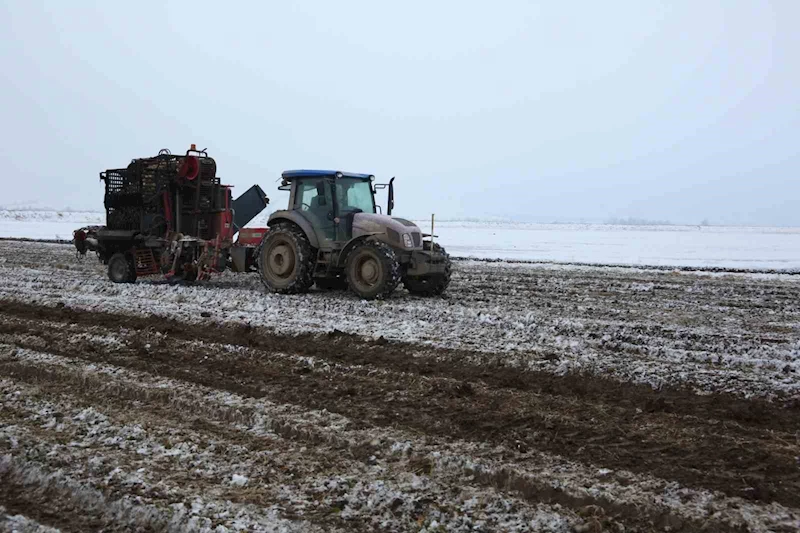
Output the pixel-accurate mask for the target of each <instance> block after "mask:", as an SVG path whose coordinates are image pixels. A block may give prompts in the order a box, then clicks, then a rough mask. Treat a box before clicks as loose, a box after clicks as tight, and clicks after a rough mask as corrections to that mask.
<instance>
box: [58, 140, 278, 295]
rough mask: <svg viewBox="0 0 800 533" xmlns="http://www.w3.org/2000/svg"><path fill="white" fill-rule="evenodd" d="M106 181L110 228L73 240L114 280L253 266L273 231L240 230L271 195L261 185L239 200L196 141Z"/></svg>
mask: <svg viewBox="0 0 800 533" xmlns="http://www.w3.org/2000/svg"><path fill="white" fill-rule="evenodd" d="M100 179H101V180H103V181H104V182H105V199H104V204H105V208H106V225H105V226H94V227H85V228H81V229H79V230H76V231H75V233H74V238H75V246H76V248H77V250H78V252H79V253H80V254H85V253H86V252H87V251H95V252H97V255H98V257H99V258H100V260H101V261H102V262H103V263H104V264H107V265H108V277H109V278H110V279H111V281H113V282H115V283H131V282H133V281H135V280H136V278H137V277H141V276H152V275H164V276H166V277H167V279H169V280H176V281H180V280H185V281H194V280H202V279H207V278H208V277H209V276H210V274H211V273H214V272H222V271H223V270H225V269H226V268H231V269H232V270H235V271H246V270H250V269H251V267H252V266H253V265H254V262H255V259H254V258H255V250H256V248H257V247H258V245H259V244H260V243H261V240H262V237H263V234H264V232H266V231H268V228H263V229H248V230H243V229H241V228H243V226H244V225H245V224H247V223H248V222H250V221H251V220H252V219H253V218H254V217H255V216H256V215H258V214H259V213H260V212H261V211H263V209H264V208H265V207H266V205H267V203H269V199H268V198H267V197H266V195H265V194H264V192H263V191H262V190H261V188H260V187H259V186H258V185H254V186H253V187H251V188H250V189H249V190H248V191H247V192H246V193H244V194H243V195H242V196H240V197H239V198H237V199H236V200H235V201H234V200H233V199H232V196H231V187H230V186H228V185H224V184H222V183H221V181H220V178H219V177H218V176H217V165H216V162H215V161H214V159H212V158H211V157H209V156H208V153H207V152H206V151H205V150H197V149H196V148H195V145H192V146H191V148H190V149H189V150H187V151H186V154H185V155H173V154H171V153H170V152H169V150H161V151H160V152H159V153H158V155H157V156H155V157H149V158H142V159H134V160H133V161H131V163H130V164H129V165H128V166H127V168H122V169H113V170H106V171H105V172H101V173H100ZM237 232H238V233H239V238H238V240H237V241H236V242H234V241H233V237H234V235H235V234H236V233H237Z"/></svg>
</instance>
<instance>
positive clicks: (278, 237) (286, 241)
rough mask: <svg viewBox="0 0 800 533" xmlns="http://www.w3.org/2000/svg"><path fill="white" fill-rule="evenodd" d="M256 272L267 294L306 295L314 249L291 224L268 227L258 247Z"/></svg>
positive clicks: (309, 285)
mask: <svg viewBox="0 0 800 533" xmlns="http://www.w3.org/2000/svg"><path fill="white" fill-rule="evenodd" d="M258 272H259V274H260V276H261V281H262V282H263V283H264V286H266V287H267V289H269V290H270V291H271V292H277V293H280V294H297V293H301V292H307V291H308V289H309V288H311V285H313V284H314V278H313V274H314V249H313V248H312V247H311V243H309V242H308V238H307V237H306V235H305V233H303V230H301V229H300V228H299V227H297V226H296V225H294V224H291V223H284V224H276V225H275V226H272V228H270V230H269V232H268V233H267V235H266V237H265V238H264V242H263V243H262V245H261V251H260V253H259V255H258Z"/></svg>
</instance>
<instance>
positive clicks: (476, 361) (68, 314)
mask: <svg viewBox="0 0 800 533" xmlns="http://www.w3.org/2000/svg"><path fill="white" fill-rule="evenodd" d="M454 266H455V272H454V276H453V283H452V284H451V286H450V288H449V289H448V291H447V293H446V294H445V296H443V297H441V298H418V297H413V296H411V295H409V294H408V293H407V292H406V291H404V290H402V289H401V290H398V291H396V293H395V294H393V296H392V297H391V298H389V299H388V300H386V301H376V302H366V301H361V300H358V299H357V298H355V297H353V296H352V295H349V294H346V293H341V292H330V291H317V290H313V291H312V292H310V293H309V294H304V295H293V296H279V295H274V294H269V293H267V292H266V291H265V290H264V289H263V287H262V286H261V284H260V282H259V280H258V277H257V276H256V275H253V274H231V273H226V274H223V275H220V276H216V277H214V278H213V279H212V280H211V281H209V282H208V283H198V284H191V285H183V286H180V285H176V286H172V285H168V284H165V283H164V282H163V280H159V279H144V278H143V279H140V280H138V281H137V282H136V283H135V284H132V285H117V284H113V283H111V282H110V281H108V279H107V278H106V276H105V267H104V265H102V264H101V263H99V262H98V261H97V260H96V259H94V258H92V257H87V258H85V259H83V260H80V259H77V258H76V257H75V254H74V250H73V248H72V246H70V245H68V244H50V243H38V242H17V241H0V402H1V403H0V407H2V408H0V531H14V530H20V531H53V530H62V531H95V530H103V531H207V532H215V533H222V532H228V531H363V532H372V531H425V532H431V533H432V532H443V531H453V532H462V531H463V532H467V531H469V532H475V531H481V532H493V531H553V532H563V533H567V532H581V533H585V532H594V531H616V532H623V531H624V532H632V531H643V532H644V531H647V532H650V531H670V532H676V531H685V532H689V531H706V532H723V531H724V532H728V531H753V532H757V531H758V532H761V531H763V532H768V531H782V532H788V531H799V530H800V462H799V461H798V457H800V441H798V435H800V366H799V365H800V328H798V324H799V323H800V303H799V302H800V279H798V277H797V276H789V275H784V274H765V273H759V274H731V273H707V272H706V273H690V272H680V271H674V270H670V271H660V270H648V269H644V268H609V267H604V268H595V267H587V266H565V265H552V264H549V265H541V264H509V263H487V262H482V261H474V260H459V261H456V262H455V265H454ZM51 528H53V529H51Z"/></svg>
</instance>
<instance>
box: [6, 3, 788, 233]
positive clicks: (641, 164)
mask: <svg viewBox="0 0 800 533" xmlns="http://www.w3.org/2000/svg"><path fill="white" fill-rule="evenodd" d="M162 3H163V2H158V3H157V2H147V1H140V2H135V3H119V2H106V1H102V2H87V1H80V0H75V1H72V2H61V1H57V0H52V1H49V2H37V1H34V0H27V1H25V0H0V35H2V38H0V72H2V78H3V83H2V84H0V119H1V120H2V129H0V172H2V178H0V179H2V183H3V185H4V187H3V191H2V193H0V194H1V195H0V205H4V206H9V205H14V204H15V205H21V204H38V205H41V206H50V207H55V208H65V207H72V208H89V209H102V197H103V191H102V184H101V183H100V182H98V173H99V172H100V171H101V170H104V169H106V168H114V167H121V166H125V165H126V164H127V163H128V162H129V161H130V159H131V158H134V157H146V156H151V155H155V154H156V153H157V152H158V150H159V149H160V148H165V147H166V148H170V149H171V150H172V151H173V152H180V151H183V150H185V149H186V148H188V145H189V144H190V143H196V144H197V145H198V146H199V147H204V148H206V147H207V148H208V150H209V153H210V155H212V156H213V157H215V159H216V160H217V166H218V172H219V174H220V175H221V176H222V177H223V179H224V180H225V181H226V182H228V183H231V184H233V185H235V186H236V187H237V189H236V190H238V191H239V192H244V190H245V189H246V187H249V186H250V185H251V184H253V183H259V184H260V185H261V186H262V187H263V188H264V190H265V191H267V192H268V194H270V196H272V198H273V204H275V203H283V202H285V197H283V196H281V195H279V193H278V192H277V191H276V189H275V188H276V186H277V183H275V180H276V179H277V178H278V176H279V175H280V172H281V171H282V170H285V169H290V168H335V169H341V170H349V171H354V172H367V173H373V174H375V175H376V176H378V178H379V181H382V180H388V178H390V177H392V176H397V180H396V181H395V183H396V186H397V211H396V212H397V213H398V214H403V215H409V216H427V215H429V214H430V213H431V212H435V213H436V214H437V216H441V217H484V216H502V217H515V218H519V219H528V220H543V221H549V220H551V219H552V220H570V219H572V220H578V219H585V220H604V219H607V218H610V217H639V218H648V219H662V220H663V219H666V220H671V221H673V222H689V223H697V222H700V221H701V220H702V219H709V220H710V221H711V222H712V223H741V224H780V225H800V209H798V202H800V179H799V178H800V172H798V170H800V149H799V148H798V139H800V135H798V134H800V106H799V105H798V104H799V103H800V68H799V67H800V61H799V60H800V31H798V29H797V24H798V21H800V2H798V1H796V0H786V1H783V2H779V1H774V2H767V1H764V0H760V1H756V0H753V1H735V0H727V1H710V0H707V1H702V0H701V1H698V0H691V1H678V0H670V1H669V2H667V1H664V2H656V1H646V2H642V1H639V0H631V1H611V2H593V1H588V0H587V1H563V2H551V1H547V2H532V1H530V0H521V1H511V0H505V1H497V2H488V1H485V0H481V1H474V2H473V1H459V2H456V1H452V2H450V1H437V2H431V1H415V0H411V1H409V0H407V1H405V2H394V3H391V5H390V4H389V3H387V2H367V1H363V2H348V1H345V0H339V1H336V2H329V1H327V0H319V1H304V2H303V1H298V2H255V1H254V2H230V3H227V4H225V3H223V2H203V1H192V2H167V4H168V5H167V6H166V7H164V6H163V5H159V4H162ZM383 198H384V197H383V196H381V201H383Z"/></svg>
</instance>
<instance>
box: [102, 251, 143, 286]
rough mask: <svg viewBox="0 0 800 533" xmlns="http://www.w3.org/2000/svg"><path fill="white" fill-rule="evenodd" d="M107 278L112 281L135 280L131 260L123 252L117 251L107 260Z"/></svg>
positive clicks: (128, 281) (134, 269)
mask: <svg viewBox="0 0 800 533" xmlns="http://www.w3.org/2000/svg"><path fill="white" fill-rule="evenodd" d="M108 279H110V280H111V281H113V282H114V283H133V282H134V281H136V268H135V265H134V264H133V261H132V260H131V259H130V258H129V257H128V256H126V255H125V254H123V253H120V252H117V253H115V254H114V255H112V256H111V259H109V260H108Z"/></svg>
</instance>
